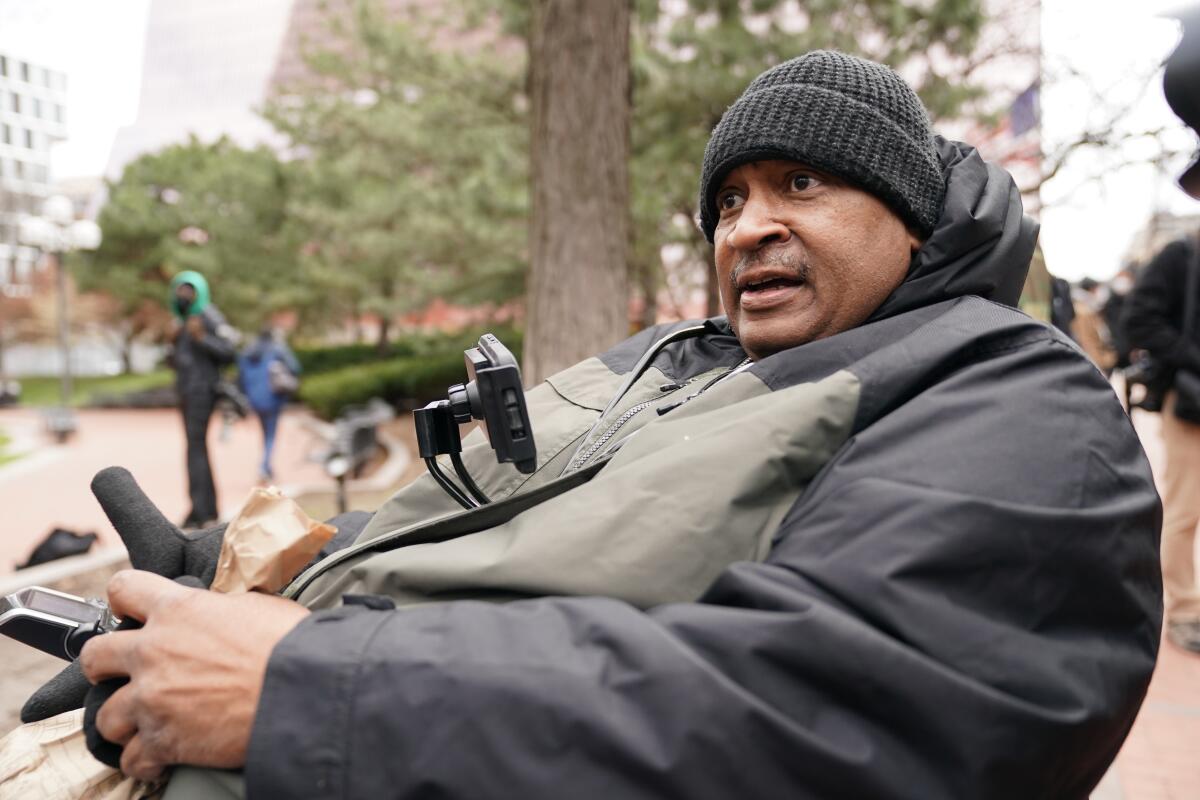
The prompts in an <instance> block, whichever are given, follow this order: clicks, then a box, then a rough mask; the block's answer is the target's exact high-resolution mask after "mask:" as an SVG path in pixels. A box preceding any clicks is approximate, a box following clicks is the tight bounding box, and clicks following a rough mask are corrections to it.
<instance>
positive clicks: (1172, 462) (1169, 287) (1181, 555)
mask: <svg viewBox="0 0 1200 800" xmlns="http://www.w3.org/2000/svg"><path fill="white" fill-rule="evenodd" d="M1191 270H1200V242H1198V240H1197V236H1196V235H1192V236H1188V237H1186V238H1183V239H1179V240H1177V241H1174V242H1171V243H1170V244H1168V245H1167V246H1166V247H1164V248H1163V249H1162V250H1161V251H1159V253H1158V254H1157V255H1155V256H1154V258H1152V259H1151V260H1150V263H1148V264H1147V265H1146V268H1145V269H1144V270H1143V271H1142V274H1141V276H1140V277H1139V278H1138V281H1137V285H1136V286H1135V287H1134V289H1133V292H1132V293H1131V294H1130V296H1129V300H1128V302H1127V303H1126V309H1125V316H1124V326H1123V327H1124V329H1125V332H1126V335H1127V336H1128V337H1129V344H1130V346H1132V347H1135V348H1139V349H1142V350H1146V351H1148V352H1149V353H1150V355H1151V356H1153V357H1154V358H1155V359H1156V360H1157V361H1159V362H1160V363H1161V364H1163V365H1164V366H1165V367H1167V368H1168V369H1174V368H1178V367H1188V368H1190V369H1192V370H1196V371H1200V319H1197V318H1193V319H1192V321H1191V326H1190V327H1191V330H1190V331H1189V332H1188V333H1187V334H1186V335H1185V333H1184V332H1185V329H1186V328H1187V320H1186V311H1187V309H1188V306H1189V303H1188V298H1187V287H1188V273H1189V271H1191ZM1198 277H1200V276H1198ZM1192 285H1193V286H1195V287H1196V289H1195V291H1196V292H1197V295H1198V296H1197V297H1194V298H1193V299H1192V302H1191V304H1190V305H1191V307H1192V309H1193V313H1194V314H1197V315H1200V280H1196V281H1195V282H1194V283H1193V284H1192ZM1176 400H1177V394H1176V392H1175V390H1174V389H1173V388H1171V389H1169V390H1168V391H1167V394H1166V399H1165V400H1164V402H1163V406H1162V442H1163V451H1164V454H1165V455H1166V464H1165V469H1164V470H1163V484H1162V485H1163V510H1164V517H1163V527H1162V571H1163V588H1164V591H1165V595H1166V618H1167V638H1168V639H1169V640H1170V641H1171V642H1173V643H1174V644H1176V645H1177V646H1179V647H1182V648H1184V649H1185V650H1188V651H1191V652H1194V653H1200V583H1198V582H1197V578H1196V556H1195V550H1196V526H1197V525H1198V524H1200V425H1196V424H1195V423H1193V422H1189V421H1187V420H1184V419H1180V418H1179V417H1178V416H1176V415H1175V413H1174V409H1175V403H1176Z"/></svg>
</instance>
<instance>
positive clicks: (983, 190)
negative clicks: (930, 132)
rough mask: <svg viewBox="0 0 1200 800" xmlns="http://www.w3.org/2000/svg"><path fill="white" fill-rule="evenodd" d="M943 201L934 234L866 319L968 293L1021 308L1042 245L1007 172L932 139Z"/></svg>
mask: <svg viewBox="0 0 1200 800" xmlns="http://www.w3.org/2000/svg"><path fill="white" fill-rule="evenodd" d="M934 144H935V145H936V146H937V150H938V157H939V158H940V159H941V162H942V170H943V173H944V175H945V177H946V199H945V203H944V204H943V206H942V214H941V216H940V217H939V218H938V221H937V224H936V225H935V226H934V229H933V233H931V234H930V236H929V238H928V239H926V240H925V244H924V245H922V246H921V249H920V250H918V251H917V254H916V257H915V258H914V259H913V263H912V266H911V267H910V268H909V271H908V277H907V278H905V279H904V282H903V283H901V284H900V286H898V287H897V288H896V291H894V292H892V294H891V296H889V297H888V299H887V300H885V301H884V302H883V304H882V305H881V306H879V308H877V309H875V313H873V314H872V315H871V316H870V317H869V318H868V320H867V321H868V322H872V321H875V320H880V319H886V318H887V317H891V316H895V315H896V314H901V313H903V312H905V311H911V310H913V309H915V308H921V307H923V306H929V305H933V304H934V303H939V302H941V301H943V300H950V299H953V298H956V297H962V296H964V295H978V296H980V297H982V298H984V299H987V300H992V301H995V302H997V303H1003V304H1004V305H1008V306H1016V305H1017V300H1018V299H1019V298H1020V296H1021V287H1022V286H1023V285H1024V283H1025V274H1026V273H1027V272H1028V271H1029V261H1030V259H1031V258H1032V257H1033V248H1034V245H1035V244H1036V243H1037V234H1038V224H1037V223H1036V222H1034V221H1033V220H1032V219H1030V218H1029V217H1027V216H1025V214H1024V207H1023V205H1022V203H1021V193H1020V192H1019V191H1018V190H1017V185H1016V183H1015V182H1014V181H1013V179H1012V176H1011V175H1009V174H1008V172H1007V171H1006V170H1004V169H1003V168H1001V167H998V166H996V165H994V164H989V163H987V162H985V161H984V160H983V158H982V157H980V155H979V153H978V151H976V150H975V148H974V147H971V146H970V145H966V144H963V143H962V142H953V141H949V140H947V139H944V138H942V137H941V136H935V137H934Z"/></svg>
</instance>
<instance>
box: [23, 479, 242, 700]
mask: <svg viewBox="0 0 1200 800" xmlns="http://www.w3.org/2000/svg"><path fill="white" fill-rule="evenodd" d="M92 494H94V495H95V496H96V499H97V500H98V501H99V502H100V507H101V508H103V509H104V513H105V514H106V515H107V516H108V519H109V521H110V522H112V524H113V528H115V529H116V531H117V533H118V534H119V535H120V537H121V541H123V542H124V543H125V549H126V550H128V551H129V561H130V563H131V564H132V565H133V568H134V569H142V570H146V571H148V572H153V573H155V574H158V575H162V576H163V577H164V578H172V579H174V578H178V577H180V576H183V575H187V576H191V577H193V578H195V579H196V582H197V583H198V584H200V585H201V586H202V588H208V586H210V585H211V584H212V581H213V577H214V576H215V575H216V572H217V559H218V557H219V556H220V553H221V540H222V538H223V537H224V535H225V528H226V526H225V525H218V526H216V527H214V528H209V529H208V530H205V531H200V532H199V533H194V534H191V535H188V534H185V533H184V532H183V531H181V530H180V529H179V528H177V527H176V526H175V525H173V524H172V523H171V522H170V521H168V520H167V518H166V517H164V516H163V514H162V512H161V511H159V510H158V507H157V506H155V505H154V503H152V502H151V501H150V498H148V497H146V494H145V493H144V492H143V491H142V490H141V487H139V486H138V485H137V481H135V480H134V479H133V476H132V475H131V474H129V470H127V469H125V468H124V467H109V468H107V469H104V470H101V471H100V472H98V473H97V474H96V477H95V478H93V479H92ZM90 688H91V685H90V684H89V683H88V682H87V679H86V678H84V677H83V672H82V671H80V669H79V662H78V661H72V662H71V663H70V664H68V665H67V667H66V669H64V670H63V671H62V672H60V673H58V674H57V675H55V676H54V677H53V678H51V679H50V680H49V681H47V682H46V684H45V685H43V686H42V687H41V688H40V689H38V690H37V691H36V692H34V693H33V694H32V695H30V697H29V699H28V700H26V701H25V705H24V706H23V707H22V708H21V721H22V722H36V721H38V720H41V719H46V718H48V717H53V716H55V715H57V714H61V713H63V712H64V711H71V710H73V709H76V708H79V707H80V706H82V705H83V701H84V696H85V695H86V694H87V693H88V689H90Z"/></svg>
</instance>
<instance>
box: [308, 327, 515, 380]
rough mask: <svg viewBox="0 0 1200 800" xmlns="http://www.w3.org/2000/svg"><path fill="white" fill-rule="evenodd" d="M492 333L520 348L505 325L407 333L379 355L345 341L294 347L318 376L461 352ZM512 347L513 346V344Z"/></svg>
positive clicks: (368, 347)
mask: <svg viewBox="0 0 1200 800" xmlns="http://www.w3.org/2000/svg"><path fill="white" fill-rule="evenodd" d="M489 331H490V332H491V333H494V334H495V335H496V336H498V337H499V338H500V341H502V342H504V343H505V345H507V346H508V347H509V348H510V349H513V351H514V352H517V350H518V349H519V348H520V338H521V337H520V333H518V332H517V331H515V330H514V329H513V328H511V327H508V326H496V325H492V326H484V327H480V328H478V329H475V328H472V329H470V330H467V331H462V332H458V333H410V334H406V335H404V336H401V337H399V338H397V339H396V340H394V341H392V342H390V343H389V344H388V351H387V353H386V354H385V355H380V354H379V351H378V350H377V349H376V347H375V345H373V344H346V345H337V346H334V347H298V348H296V350H295V353H296V358H297V359H298V360H299V361H300V367H301V368H302V370H303V372H304V374H305V375H320V374H322V373H325V372H332V371H334V370H340V369H343V368H345V367H351V366H357V365H361V364H377V363H381V362H385V361H392V360H394V359H398V358H408V357H411V356H428V355H437V354H442V353H445V352H447V351H454V350H457V351H459V354H460V355H461V351H463V350H465V349H467V348H468V347H471V346H472V345H474V344H475V343H476V342H477V341H479V337H480V336H481V335H482V334H483V333H484V332H489ZM514 346H515V347H514Z"/></svg>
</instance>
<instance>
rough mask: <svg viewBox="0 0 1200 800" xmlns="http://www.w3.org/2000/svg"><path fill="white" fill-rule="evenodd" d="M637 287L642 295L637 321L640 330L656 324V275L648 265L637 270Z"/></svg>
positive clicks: (643, 265)
mask: <svg viewBox="0 0 1200 800" xmlns="http://www.w3.org/2000/svg"><path fill="white" fill-rule="evenodd" d="M638 286H639V288H640V290H641V294H642V316H641V319H639V320H638V323H639V327H640V328H641V329H642V330H645V329H646V328H649V327H651V326H653V325H654V324H655V323H656V322H658V275H657V274H656V272H655V270H654V268H653V267H651V266H650V265H649V264H642V265H641V267H640V269H639V270H638Z"/></svg>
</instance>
